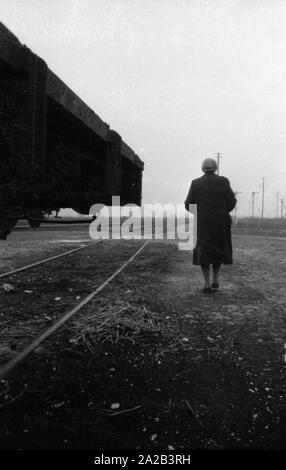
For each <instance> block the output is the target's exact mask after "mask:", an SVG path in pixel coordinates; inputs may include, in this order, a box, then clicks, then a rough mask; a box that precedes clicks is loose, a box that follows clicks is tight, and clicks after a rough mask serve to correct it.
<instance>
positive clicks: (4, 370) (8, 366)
mask: <svg viewBox="0 0 286 470" xmlns="http://www.w3.org/2000/svg"><path fill="white" fill-rule="evenodd" d="M100 241H101V240H98V241H96V242H93V243H89V244H88V245H85V246H84V247H80V248H76V249H74V250H69V251H68V252H65V253H62V254H60V255H57V256H53V257H51V258H47V259H45V260H42V261H39V262H36V263H33V264H31V265H27V266H23V267H22V268H18V269H15V270H13V271H10V272H7V273H4V274H2V275H1V278H3V277H8V276H11V275H13V274H18V273H21V272H23V271H25V270H29V269H31V268H34V267H36V266H39V265H41V264H44V263H47V262H50V261H53V260H56V259H59V258H63V257H65V256H67V255H69V254H71V253H75V252H78V251H81V250H84V249H86V248H89V247H91V246H94V245H97V244H98V243H99V242H100ZM148 242H149V240H146V241H144V243H143V244H141V246H140V248H138V249H137V250H136V251H135V253H133V254H132V255H131V256H130V257H129V258H128V259H127V260H125V261H124V262H123V263H122V264H121V265H120V267H119V268H117V269H115V270H114V271H113V273H112V274H111V275H109V276H108V277H107V279H106V280H105V281H103V282H101V283H100V284H99V286H98V287H97V288H96V289H94V290H92V292H90V293H89V294H88V295H86V296H85V297H84V299H83V300H81V301H80V302H79V303H77V304H76V305H75V306H74V307H72V308H69V309H68V310H67V311H66V312H65V313H64V314H63V315H62V316H61V317H60V318H59V319H57V320H56V321H55V322H54V323H53V325H52V326H50V327H48V328H47V329H46V330H45V331H44V332H43V333H41V334H40V335H38V336H37V337H36V338H35V339H33V340H32V341H31V342H30V343H29V344H27V345H26V346H25V347H24V348H23V349H22V350H20V351H19V352H18V353H17V354H16V355H15V356H14V357H13V358H12V359H10V360H8V362H6V363H5V364H4V365H3V366H2V367H0V380H2V379H3V378H4V377H6V376H7V375H8V374H9V373H10V372H11V371H12V370H14V369H15V367H17V366H18V365H19V364H20V363H21V362H22V361H23V360H24V359H25V358H27V356H28V355H29V354H31V353H32V352H33V351H34V350H35V349H36V348H37V347H38V346H39V345H40V344H41V343H42V342H43V341H44V340H46V339H47V338H49V337H50V336H51V335H52V334H53V333H55V332H56V331H57V330H58V329H59V328H60V327H61V326H62V325H63V324H64V323H66V322H67V321H68V320H69V319H70V318H71V317H72V316H73V315H75V314H76V313H77V312H79V311H80V310H81V309H82V308H84V307H85V306H86V305H87V304H88V303H89V302H90V301H91V300H92V299H93V298H94V297H95V296H97V295H98V294H99V293H100V292H101V291H102V290H103V289H105V287H106V286H107V285H108V284H110V283H111V282H112V281H113V280H114V279H115V278H116V277H117V276H119V275H120V273H121V272H122V271H123V270H124V269H125V268H126V267H127V266H128V265H129V264H130V263H132V262H133V260H134V259H135V258H136V257H137V256H138V255H139V254H140V253H141V252H142V251H143V250H144V248H145V247H146V245H147V243H148Z"/></svg>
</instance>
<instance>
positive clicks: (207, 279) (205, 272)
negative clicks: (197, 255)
mask: <svg viewBox="0 0 286 470" xmlns="http://www.w3.org/2000/svg"><path fill="white" fill-rule="evenodd" d="M201 268H202V272H203V276H204V281H205V287H210V286H211V280H210V273H211V269H210V268H211V266H210V264H206V265H202V266H201Z"/></svg>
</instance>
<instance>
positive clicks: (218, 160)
mask: <svg viewBox="0 0 286 470" xmlns="http://www.w3.org/2000/svg"><path fill="white" fill-rule="evenodd" d="M216 159H217V174H218V175H219V163H220V159H221V153H219V152H218V153H216Z"/></svg>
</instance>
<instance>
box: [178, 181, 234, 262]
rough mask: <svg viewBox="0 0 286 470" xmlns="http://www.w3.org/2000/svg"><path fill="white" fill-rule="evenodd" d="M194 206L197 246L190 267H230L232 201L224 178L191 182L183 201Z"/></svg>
mask: <svg viewBox="0 0 286 470" xmlns="http://www.w3.org/2000/svg"><path fill="white" fill-rule="evenodd" d="M189 204H197V245H196V247H195V249H194V251H193V264H196V265H207V264H220V263H223V264H232V243H231V216H230V214H229V212H231V211H232V209H233V208H234V207H235V204H236V198H235V195H234V192H233V191H232V189H231V187H230V184H229V181H228V179H227V178H225V177H224V176H218V175H216V174H214V173H205V174H204V175H203V176H202V177H201V178H198V179H195V180H193V181H192V183H191V187H190V190H189V193H188V196H187V199H186V201H185V208H186V210H189Z"/></svg>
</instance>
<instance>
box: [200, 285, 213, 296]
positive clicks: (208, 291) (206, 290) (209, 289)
mask: <svg viewBox="0 0 286 470" xmlns="http://www.w3.org/2000/svg"><path fill="white" fill-rule="evenodd" d="M202 292H203V293H204V294H211V293H212V289H211V287H207V286H205V287H204V288H203V290H202Z"/></svg>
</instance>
